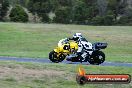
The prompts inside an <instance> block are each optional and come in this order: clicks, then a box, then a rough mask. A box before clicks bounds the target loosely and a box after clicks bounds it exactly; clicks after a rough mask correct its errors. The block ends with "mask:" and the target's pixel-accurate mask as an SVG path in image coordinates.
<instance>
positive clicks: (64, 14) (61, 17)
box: [53, 7, 70, 23]
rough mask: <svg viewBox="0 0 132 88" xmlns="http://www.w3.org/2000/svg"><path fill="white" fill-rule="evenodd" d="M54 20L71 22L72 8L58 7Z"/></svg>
mask: <svg viewBox="0 0 132 88" xmlns="http://www.w3.org/2000/svg"><path fill="white" fill-rule="evenodd" d="M53 21H54V22H56V23H70V8H68V7H62V8H59V9H57V10H56V11H55V17H54V19H53Z"/></svg>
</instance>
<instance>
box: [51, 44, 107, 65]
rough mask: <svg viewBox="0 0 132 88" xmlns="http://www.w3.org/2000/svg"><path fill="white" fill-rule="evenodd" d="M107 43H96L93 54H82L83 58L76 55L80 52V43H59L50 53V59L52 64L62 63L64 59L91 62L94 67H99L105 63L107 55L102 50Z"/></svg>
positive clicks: (93, 46) (85, 52)
mask: <svg viewBox="0 0 132 88" xmlns="http://www.w3.org/2000/svg"><path fill="white" fill-rule="evenodd" d="M106 47H107V43H100V42H97V43H94V44H92V53H91V54H89V53H88V52H87V51H84V52H82V53H83V54H82V55H81V58H83V61H82V60H81V59H80V57H78V56H77V55H76V52H77V50H78V43H77V42H75V41H63V44H59V43H58V47H56V48H55V49H54V50H53V51H51V52H50V53H49V59H50V61H52V62H55V63H58V62H62V61H63V60H64V59H66V60H67V61H71V62H89V63H90V64H93V65H99V64H101V63H103V62H104V61H105V54H104V53H103V52H102V51H101V49H105V48H106Z"/></svg>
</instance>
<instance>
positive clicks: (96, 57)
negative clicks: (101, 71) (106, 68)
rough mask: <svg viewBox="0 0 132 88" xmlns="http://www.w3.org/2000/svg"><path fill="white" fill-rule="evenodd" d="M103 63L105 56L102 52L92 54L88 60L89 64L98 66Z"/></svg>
mask: <svg viewBox="0 0 132 88" xmlns="http://www.w3.org/2000/svg"><path fill="white" fill-rule="evenodd" d="M104 61H105V54H104V53H103V52H102V51H95V52H93V54H92V56H91V58H90V59H89V60H88V62H89V63H90V64H93V65H99V64H101V63H103V62H104Z"/></svg>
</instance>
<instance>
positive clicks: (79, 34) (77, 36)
mask: <svg viewBox="0 0 132 88" xmlns="http://www.w3.org/2000/svg"><path fill="white" fill-rule="evenodd" d="M73 38H74V39H76V40H78V39H79V38H82V34H81V33H75V34H74V35H73Z"/></svg>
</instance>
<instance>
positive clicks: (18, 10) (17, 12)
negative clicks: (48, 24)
mask: <svg viewBox="0 0 132 88" xmlns="http://www.w3.org/2000/svg"><path fill="white" fill-rule="evenodd" d="M9 16H10V20H11V21H13V22H27V21H28V15H27V13H26V12H25V11H24V9H23V8H22V7H21V6H19V5H16V6H15V7H14V8H12V10H11V13H10V15H9Z"/></svg>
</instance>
